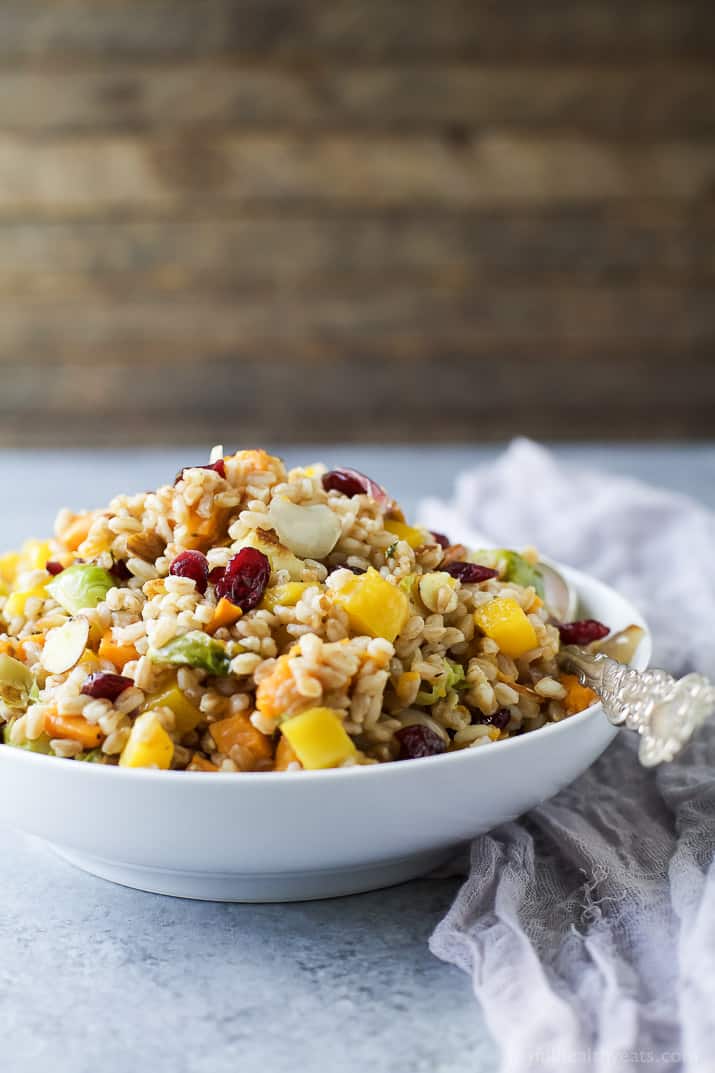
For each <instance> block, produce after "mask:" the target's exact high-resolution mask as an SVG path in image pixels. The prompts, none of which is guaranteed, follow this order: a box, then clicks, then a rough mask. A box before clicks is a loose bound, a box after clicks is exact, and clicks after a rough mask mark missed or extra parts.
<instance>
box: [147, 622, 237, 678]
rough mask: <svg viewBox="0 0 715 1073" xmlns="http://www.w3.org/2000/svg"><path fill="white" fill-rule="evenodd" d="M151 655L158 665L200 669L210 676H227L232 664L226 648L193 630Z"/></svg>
mask: <svg viewBox="0 0 715 1073" xmlns="http://www.w3.org/2000/svg"><path fill="white" fill-rule="evenodd" d="M149 655H150V656H151V658H152V659H153V660H155V661H156V662H157V663H172V664H179V665H181V664H185V665H187V666H189V667H199V668H200V669H201V670H204V671H208V673H209V674H227V673H228V668H229V664H230V662H231V660H230V659H229V657H228V656H227V654H226V649H225V646H224V645H222V644H221V642H220V641H216V640H214V638H213V637H209V635H208V634H207V633H202V632H201V630H191V631H190V632H189V633H185V634H184V636H183V637H175V638H174V640H173V641H169V642H168V643H167V644H165V645H164V646H163V647H162V648H156V649H153V650H150V652H149Z"/></svg>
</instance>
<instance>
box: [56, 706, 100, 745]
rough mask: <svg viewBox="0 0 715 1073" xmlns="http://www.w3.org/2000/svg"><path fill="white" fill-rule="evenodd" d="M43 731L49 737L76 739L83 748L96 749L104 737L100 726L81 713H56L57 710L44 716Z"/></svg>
mask: <svg viewBox="0 0 715 1073" xmlns="http://www.w3.org/2000/svg"><path fill="white" fill-rule="evenodd" d="M45 733H46V734H47V735H48V736H49V737H50V738H69V739H70V740H71V741H78V742H80V744H81V745H83V746H84V748H85V749H96V748H97V746H98V745H101V743H102V739H103V738H104V734H103V733H102V731H101V729H100V727H98V726H97V725H96V724H94V723H89V722H88V721H87V720H86V719H85V718H84V716H83V715H58V714H57V712H48V713H47V715H46V716H45Z"/></svg>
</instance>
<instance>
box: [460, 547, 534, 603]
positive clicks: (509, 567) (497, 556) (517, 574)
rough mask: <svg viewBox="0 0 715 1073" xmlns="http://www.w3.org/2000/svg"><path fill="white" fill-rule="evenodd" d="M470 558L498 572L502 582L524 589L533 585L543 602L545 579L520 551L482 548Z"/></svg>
mask: <svg viewBox="0 0 715 1073" xmlns="http://www.w3.org/2000/svg"><path fill="white" fill-rule="evenodd" d="M469 558H470V561H471V562H474V563H481V565H482V566H490V567H491V568H492V570H498V571H499V576H500V577H501V579H502V581H513V583H514V584H515V585H521V586H522V587H523V588H528V586H529V585H533V587H534V588H535V589H536V594H537V596H540V597H541V599H542V600H543V598H544V579H543V577H542V576H541V574H540V573H539V570H538V569H537V567H535V566H532V565H531V563H529V562H527V561H526V559H525V558H524V556H523V555H519V552H518V551H512V549H511V548H482V549H480V550H479V551H475V552H472V554H471V555H470V556H469Z"/></svg>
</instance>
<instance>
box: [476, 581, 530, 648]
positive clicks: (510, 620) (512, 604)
mask: <svg viewBox="0 0 715 1073" xmlns="http://www.w3.org/2000/svg"><path fill="white" fill-rule="evenodd" d="M474 621H475V623H476V624H477V626H478V627H479V629H480V630H481V631H482V633H485V634H486V635H487V637H491V639H492V641H496V643H497V644H498V645H499V648H500V649H501V651H502V652H503V653H504V655H505V656H511V658H512V659H518V658H519V657H520V656H523V655H524V653H525V652H528V651H529V650H530V649H532V648H536V645H537V640H536V631H535V629H534V627H533V626H532V624H531V622H529V619H528V618H527V617H526V614H525V612H524V611H522V609H521V607H520V606H519V604H518V603H517V602H516V600H513V599H512V598H511V597H509V596H505V597H501V598H498V599H496V600H490V602H489V603H488V604H482V606H481V607H478V608H477V610H476V611H475V612H474Z"/></svg>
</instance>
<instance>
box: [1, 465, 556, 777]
mask: <svg viewBox="0 0 715 1073" xmlns="http://www.w3.org/2000/svg"><path fill="white" fill-rule="evenodd" d="M324 478H326V479H325V480H324ZM356 480H357V482H358V484H357V485H355V486H354V490H355V491H356V494H353V495H347V494H344V493H343V492H341V491H337V490H336V481H335V480H333V479H332V478H330V477H329V475H326V471H325V469H324V468H323V467H321V466H317V465H316V466H309V467H306V468H300V469H294V470H291V471H290V472H286V469H285V467H284V465H283V463H282V462H281V460H280V459H278V458H274V457H272V456H270V455H268V454H267V453H266V452H265V451H261V450H250V451H239V452H237V453H236V454H234V455H228V456H226V457H224V458H223V459H221V458H220V457H214V456H212V465H211V466H209V467H206V466H193V467H187V468H186V469H184V470H182V472H181V473H180V474H179V475H178V477H177V478H176V480H175V481H174V483H173V484H166V485H164V486H162V487H161V488H158V489H157V490H156V491H154V492H145V493H140V494H138V495H131V496H127V495H119V496H115V497H114V498H113V499H112V500H111V501H110V503H109V505H108V507H107V508H106V509H99V510H93V511H84V512H81V513H79V514H75V513H72V512H71V511H69V510H63V511H61V512H60V514H59V516H58V518H57V521H56V524H55V531H54V532H55V536H54V538H52V539H51V540H48V541H28V542H27V543H26V544H25V545H24V547H23V548H22V549H21V551H20V552H9V553H7V554H6V555H4V556H0V586H1V588H0V591H1V592H2V593H3V595H2V596H0V616H1V619H0V628H1V629H2V630H3V632H2V633H1V634H0V725H3V724H4V741H5V743H6V744H8V745H12V746H17V747H23V748H26V749H31V750H33V751H36V752H45V753H49V754H53V755H55V756H58V757H65V758H74V759H80V760H89V761H92V762H96V763H104V764H119V765H120V766H126V767H141V766H146V767H152V766H161V767H167V766H171V767H173V768H175V769H181V770H183V769H186V768H189V769H191V770H209V771H211V770H214V771H220V772H241V771H265V770H270V769H272V768H274V767H276V768H277V769H278V770H281V771H301V770H302V769H303V768H316V767H324V766H336V765H338V766H340V765H343V766H352V765H354V764H356V763H357V764H372V763H375V762H383V761H388V760H396V759H409V758H410V754H409V752H407V753H406V752H405V748H406V747H405V746H404V744H403V743H401V739H400V736H399V731H400V730H402V729H403V728H405V727H413V728H423V732H424V733H423V736H424V738H425V740H429V741H431V742H433V743H436V744H435V747H434V751H435V752H436V751H438V749H437V746H439V751H444V750H445V749H446V750H456V749H463V748H470V747H474V746H478V745H485V744H489V743H491V742H494V741H497V740H500V739H501V740H503V739H505V738H509V737H511V736H513V735H515V734H520V733H523V732H524V731H530V730H533V729H537V728H538V727H541V726H543V725H544V724H545V723H547V722H556V721H559V720H560V719H563V718H566V717H567V713H570V712H571V711H572V709H573V704H572V703H570V702H569V701H567V700H565V698H566V697H567V692H568V690H567V687H566V685H565V684H564V682H562V681H561V680H560V678H559V672H558V667H557V663H556V654H557V652H558V648H559V643H560V642H559V631H558V628H557V624H556V623H553V622H552V621H551V620H550V613H549V609H548V608H547V607H546V606H545V604H544V601H543V588H542V586H541V579H540V575H539V572H538V558H537V556H536V553H535V552H534V551H533V549H529V551H528V553H525V555H524V556H523V557H521V556H519V555H517V554H516V553H515V552H506V551H505V552H499V551H497V552H494V551H489V552H476V553H469V552H468V551H467V549H465V548H463V547H462V546H461V545H451V546H450V547H447V548H443V547H442V546H441V544H440V542H439V541H437V540H436V539H435V538H434V537H433V535H432V534H431V533H429V532H427V531H426V530H420V529H418V528H416V527H414V526H410V525H407V524H406V522H405V519H404V516H403V514H402V512H401V511H400V509H399V507H398V506H397V504H396V503H395V502H394V501H392V500H391V499H390V498H389V497H388V496H387V494H386V493H384V491H383V490H382V489H380V488H379V486H378V485H375V484H374V482H371V481H368V479H367V478H365V479H364V480H363V478H360V477H359V476H358V478H356ZM337 483H338V484H339V482H337ZM358 485H359V486H360V488H361V490H360V491H357V487H358ZM286 519H289V521H288V522H287V521H286ZM187 551H188V552H192V553H193V558H192V556H189V557H188V558H189V559H190V560H191V561H192V562H194V563H196V562H197V561H198V562H200V563H201V564H202V565H201V568H200V570H199V573H198V574H197V575H196V577H194V576H188V575H187V573H186V572H185V570H184V563H185V560H186V558H187V557H184V558H183V559H182V566H181V568H177V569H180V576H179V575H178V574H177V575H175V574H173V573H172V572H171V567H172V563H173V562H174V560H175V559H176V557H177V556H178V555H180V554H182V553H184V552H187ZM197 556H198V560H197V558H196V557H197ZM202 557H205V561H204V559H203V558H202ZM49 560H52V562H53V563H55V564H57V563H58V564H60V566H61V567H62V570H61V571H60V572H59V573H58V572H57V567H56V566H55V567H53V571H52V573H50V572H48V571H47V570H46V569H45V567H46V564H47V562H48V561H49ZM465 561H466V562H472V563H473V562H479V563H480V564H482V566H486V567H487V568H488V569H486V570H483V571H481V573H484V574H486V575H487V576H486V580H483V581H481V582H478V583H466V582H464V581H460V580H459V577H458V576H455V569H454V564H457V563H462V564H464V563H465ZM448 565H449V567H450V569H449V571H448V570H446V569H445V568H446V567H447V566H448ZM189 572H190V571H189ZM207 573H208V579H209V580H208V583H207V582H206V575H207ZM469 573H470V571H469V570H467V571H466V573H465V571H464V569H463V567H459V568H457V569H456V574H457V575H460V576H469ZM474 573H475V570H474V567H471V574H474ZM480 576H481V575H480ZM199 581H201V583H200V584H199ZM73 616H75V617H82V618H85V619H86V620H87V623H88V627H89V635H88V640H87V643H86V647H85V648H84V650H83V651H77V652H71V653H70V652H68V656H67V663H66V666H67V668H68V669H66V670H64V671H61V672H60V673H52V674H49V673H48V672H47V670H46V669H44V667H43V665H42V653H43V646H44V643H45V639H46V637H47V634H48V633H49V631H50V630H51V629H53V628H54V627H57V626H61V625H64V624H65V623H66V622H67V621H68V620H69V619H70V618H72V617H73ZM497 618H498V619H499V621H498V622H497ZM492 619H494V623H495V625H494V628H492V626H491V625H490V623H491V622H492ZM50 665H51V666H52V667H53V670H56V666H55V664H54V663H50ZM61 665H62V663H61V662H60V664H59V666H61ZM90 674H91V675H93V679H92V688H91V696H88V695H86V694H85V693H83V692H82V689H83V685H84V683H85V682H86V680H87V678H88V676H89V675H90ZM118 674H121V675H122V677H123V678H128V679H130V681H131V683H132V684H131V685H129V686H127V684H126V682H125V683H122V682H121V679H120V681H119V686H118V688H117V687H116V686H113V685H112V676H115V681H116V676H117V675H118ZM105 680H106V682H107V687H106V690H104V688H103V685H102V683H103V681H105ZM122 685H123V686H124V688H123V689H122ZM88 688H89V687H88ZM120 690H121V691H120ZM562 702H563V703H562ZM48 727H50V728H51V733H50V732H48V729H47V728H48ZM420 733H422V731H420V732H419V733H418V735H417V736H418V737H419V734H420ZM408 737H410V735H403V738H404V740H405V741H406V740H407V738H408ZM328 738H330V748H328V746H327V744H326V743H327V741H328ZM279 744H280V745H281V747H280V748H278V746H279ZM421 754H422V755H423V754H424V749H423V750H422V753H421Z"/></svg>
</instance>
